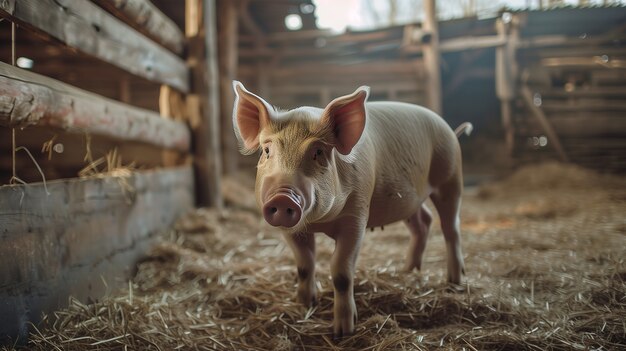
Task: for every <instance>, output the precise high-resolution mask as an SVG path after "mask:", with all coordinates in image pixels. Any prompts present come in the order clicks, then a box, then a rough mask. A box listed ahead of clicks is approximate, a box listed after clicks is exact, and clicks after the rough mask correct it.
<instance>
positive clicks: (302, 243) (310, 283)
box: [284, 233, 317, 307]
mask: <svg viewBox="0 0 626 351" xmlns="http://www.w3.org/2000/svg"><path fill="white" fill-rule="evenodd" d="M284 237H285V240H286V241H287V243H288V244H289V247H291V250H292V251H293V255H294V257H295V259H296V267H297V272H298V293H297V301H298V302H300V303H302V304H303V305H304V306H306V307H311V306H314V305H316V304H317V294H316V291H315V234H313V233H295V234H285V235H284Z"/></svg>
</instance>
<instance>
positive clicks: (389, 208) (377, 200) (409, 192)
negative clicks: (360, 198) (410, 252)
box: [367, 184, 430, 227]
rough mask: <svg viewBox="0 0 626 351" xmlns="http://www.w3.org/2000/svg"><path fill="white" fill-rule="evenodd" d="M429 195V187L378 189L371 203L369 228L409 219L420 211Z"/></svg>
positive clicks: (396, 186)
mask: <svg viewBox="0 0 626 351" xmlns="http://www.w3.org/2000/svg"><path fill="white" fill-rule="evenodd" d="M420 188H422V189H420ZM429 194H430V189H429V188H428V187H427V186H425V187H414V186H412V185H408V184H407V185H406V186H398V185H397V184H385V185H381V186H378V187H376V189H375V191H374V193H373V194H372V200H371V202H370V211H369V218H368V221H367V227H380V226H383V225H387V224H390V223H394V222H398V221H402V220H405V219H408V218H409V217H410V216H411V215H412V214H414V213H415V212H417V210H419V208H420V206H421V205H422V203H423V202H424V201H425V200H426V198H427V197H428V195H429Z"/></svg>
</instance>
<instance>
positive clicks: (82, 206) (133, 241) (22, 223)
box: [0, 166, 194, 338]
mask: <svg viewBox="0 0 626 351" xmlns="http://www.w3.org/2000/svg"><path fill="white" fill-rule="evenodd" d="M193 192H194V190H193V178H192V171H191V167H190V166H184V167H180V168H174V169H167V170H154V171H145V172H137V173H133V174H132V175H130V176H109V177H97V178H85V179H67V180H58V181H52V182H48V183H47V190H46V187H44V185H43V184H41V183H37V184H28V185H17V186H8V185H7V186H2V187H0V241H1V242H2V245H0V282H1V283H0V301H2V303H0V316H2V318H0V337H6V336H9V337H11V338H15V337H16V336H19V337H24V338H25V337H27V335H28V332H29V331H31V330H32V329H31V328H32V326H31V325H30V322H33V323H35V324H36V323H38V321H39V320H40V318H41V314H42V313H43V312H47V313H49V312H52V311H54V310H56V309H57V308H60V307H63V306H65V305H67V301H68V297H69V296H73V297H75V298H77V299H79V300H81V301H82V302H84V303H86V302H87V301H88V299H99V298H101V297H102V296H103V295H104V293H105V292H106V291H107V290H109V291H110V289H113V288H116V287H120V286H124V285H127V279H129V278H130V277H131V274H132V272H133V270H134V267H135V263H136V262H137V260H138V259H139V258H140V257H141V256H142V255H143V253H144V252H145V251H146V250H147V249H148V247H149V245H150V243H151V242H153V241H154V239H155V237H156V236H157V235H158V234H159V233H162V232H163V231H165V230H167V228H169V227H170V226H171V225H172V224H173V222H174V221H175V220H176V218H177V217H178V216H179V215H181V214H184V213H185V212H187V211H189V210H190V209H191V208H192V207H193ZM48 193H49V194H48ZM103 280H105V281H106V284H107V285H108V289H107V287H106V286H105V285H104V283H103Z"/></svg>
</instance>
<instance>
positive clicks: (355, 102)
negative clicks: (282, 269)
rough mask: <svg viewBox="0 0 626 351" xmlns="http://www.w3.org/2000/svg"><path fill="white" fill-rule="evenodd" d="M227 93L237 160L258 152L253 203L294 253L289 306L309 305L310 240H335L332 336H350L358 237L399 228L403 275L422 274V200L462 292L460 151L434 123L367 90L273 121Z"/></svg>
mask: <svg viewBox="0 0 626 351" xmlns="http://www.w3.org/2000/svg"><path fill="white" fill-rule="evenodd" d="M233 86H234V89H235V94H236V100H235V105H234V110H233V124H234V128H235V134H236V135H237V138H238V139H239V142H240V145H241V152H242V153H243V154H246V155H248V154H252V153H254V152H256V151H258V150H259V149H260V150H261V155H260V158H259V163H258V166H257V177H256V200H257V203H258V204H259V206H260V208H262V211H263V216H264V217H265V220H266V221H267V222H268V223H269V224H270V225H272V226H276V227H280V228H281V229H282V230H283V232H284V237H285V239H286V240H287V242H288V243H289V246H290V247H291V248H292V250H293V253H294V256H295V260H296V265H297V271H298V291H297V300H298V301H299V302H301V303H303V304H304V305H306V306H311V305H312V304H315V302H316V289H315V277H314V274H315V238H314V233H316V232H323V233H325V234H326V235H328V236H330V237H331V238H333V239H334V240H335V251H334V253H333V256H332V261H331V276H332V280H333V286H334V321H333V332H334V334H335V336H343V335H348V334H351V333H353V332H354V327H355V323H356V306H355V303H354V290H353V281H354V270H355V263H356V259H357V255H358V253H359V248H360V246H361V241H362V239H363V236H364V233H365V230H366V228H368V227H379V226H383V225H386V224H389V223H393V222H397V221H401V220H404V221H405V222H406V225H407V226H408V228H409V230H410V232H411V239H410V244H409V253H408V259H407V262H406V265H405V269H406V270H408V271H411V270H413V269H414V268H417V269H420V268H421V262H422V254H423V252H424V247H425V245H426V239H427V237H428V230H429V227H430V224H431V220H432V218H431V213H430V211H429V210H428V208H427V207H426V206H425V205H424V204H423V203H424V201H425V200H426V199H427V198H428V197H430V198H431V199H432V201H433V203H434V205H435V207H436V208H437V211H438V212H439V216H440V218H441V228H442V231H443V234H444V236H445V240H446V245H447V250H448V259H447V262H448V280H449V281H450V282H451V283H454V284H459V283H460V282H461V273H464V268H463V255H462V253H461V240H460V232H459V210H460V205H461V193H462V190H463V176H462V172H461V150H460V147H459V143H458V141H457V136H456V135H455V132H453V131H452V130H451V129H450V127H449V126H448V124H447V123H446V122H445V121H444V120H443V119H442V118H441V117H439V116H438V115H437V114H435V113H434V112H432V111H430V110H428V109H426V108H423V107H420V106H416V105H411V104H406V103H400V102H369V103H366V101H367V97H368V95H369V88H368V87H360V88H358V89H357V90H356V91H355V92H354V93H352V94H350V95H346V96H342V97H339V98H337V99H335V100H333V101H331V102H330V103H329V104H328V106H326V108H324V109H320V108H315V107H299V108H296V109H293V110H290V111H280V110H277V109H275V108H273V107H272V106H271V105H270V104H268V103H267V102H266V101H265V100H263V99H262V98H260V97H258V96H257V95H255V94H253V93H251V92H249V91H248V90H246V88H245V87H244V86H243V84H241V83H240V82H237V81H235V82H233ZM463 131H465V132H466V133H467V134H469V131H471V124H469V123H464V124H462V125H461V126H460V127H459V128H457V135H460V133H462V132H463Z"/></svg>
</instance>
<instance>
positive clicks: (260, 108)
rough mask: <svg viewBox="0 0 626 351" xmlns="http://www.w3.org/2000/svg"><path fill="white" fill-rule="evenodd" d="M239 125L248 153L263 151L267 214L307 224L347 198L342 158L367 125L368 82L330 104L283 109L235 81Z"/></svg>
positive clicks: (285, 224)
mask: <svg viewBox="0 0 626 351" xmlns="http://www.w3.org/2000/svg"><path fill="white" fill-rule="evenodd" d="M233 87H234V89H235V95H236V99H235V105H234V109H233V125H234V129H235V134H236V135H237V138H238V140H239V143H240V148H241V153H243V154H245V155H249V154H252V153H254V152H260V156H259V163H258V165H257V177H256V200H257V203H258V205H259V207H260V208H261V210H262V212H263V216H264V217H265V220H266V221H267V222H268V223H269V224H270V225H272V226H275V227H281V228H282V229H284V230H287V231H288V232H299V231H303V230H305V227H306V225H307V223H313V222H316V221H320V220H323V219H324V218H327V217H328V216H329V215H331V212H333V211H334V210H336V209H337V206H338V203H337V202H341V201H345V194H342V193H341V186H340V184H339V174H338V172H337V162H340V161H339V160H338V159H344V160H348V159H349V157H346V156H349V155H350V153H351V152H352V149H353V148H354V146H355V145H356V144H357V142H358V141H359V139H360V138H361V134H362V133H363V129H364V128H365V118H366V113H365V101H366V100H367V96H368V94H369V88H368V87H360V88H359V89H357V90H356V91H355V92H354V93H352V94H350V95H346V96H342V97H339V98H337V99H335V100H333V101H332V102H330V103H329V104H328V106H326V108H324V109H319V108H313V107H300V108H297V109H294V110H290V111H278V110H276V109H274V108H273V107H272V106H271V105H270V104H268V103H267V102H266V101H265V100H263V99H262V98H260V97H258V96H257V95H255V94H253V93H251V92H249V91H248V90H246V88H245V87H244V86H243V84H241V83H240V82H237V81H235V82H234V83H233Z"/></svg>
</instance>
